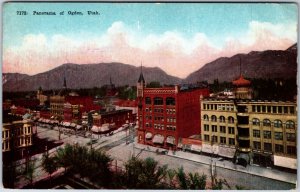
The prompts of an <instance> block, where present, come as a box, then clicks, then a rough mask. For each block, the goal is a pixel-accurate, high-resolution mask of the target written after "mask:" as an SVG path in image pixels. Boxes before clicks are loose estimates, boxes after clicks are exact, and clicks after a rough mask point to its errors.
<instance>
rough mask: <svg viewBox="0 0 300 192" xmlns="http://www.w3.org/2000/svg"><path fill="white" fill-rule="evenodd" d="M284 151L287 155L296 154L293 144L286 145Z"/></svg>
mask: <svg viewBox="0 0 300 192" xmlns="http://www.w3.org/2000/svg"><path fill="white" fill-rule="evenodd" d="M286 153H287V154H289V155H296V154H297V149H296V147H295V146H287V147H286Z"/></svg>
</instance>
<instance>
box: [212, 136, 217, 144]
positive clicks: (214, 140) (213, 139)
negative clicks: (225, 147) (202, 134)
mask: <svg viewBox="0 0 300 192" xmlns="http://www.w3.org/2000/svg"><path fill="white" fill-rule="evenodd" d="M211 140H212V142H213V143H218V136H215V135H213V136H212V137H211Z"/></svg>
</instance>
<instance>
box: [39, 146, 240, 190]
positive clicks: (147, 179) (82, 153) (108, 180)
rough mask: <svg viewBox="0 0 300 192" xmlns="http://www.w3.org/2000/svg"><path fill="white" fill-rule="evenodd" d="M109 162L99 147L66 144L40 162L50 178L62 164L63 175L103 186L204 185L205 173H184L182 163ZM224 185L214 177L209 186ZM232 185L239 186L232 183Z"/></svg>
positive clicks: (204, 186)
mask: <svg viewBox="0 0 300 192" xmlns="http://www.w3.org/2000/svg"><path fill="white" fill-rule="evenodd" d="M112 162H113V159H112V158H110V157H109V156H108V155H107V154H106V153H105V152H103V151H98V150H94V149H88V148H87V147H85V146H78V145H69V144H67V145H66V146H65V147H64V148H59V149H58V150H57V153H56V154H55V155H52V156H51V157H50V156H49V155H48V153H46V154H45V155H44V156H43V160H42V166H43V168H44V170H45V171H46V172H47V173H49V176H50V180H51V175H52V174H53V173H54V172H55V171H56V170H57V169H58V168H61V167H62V168H64V169H65V171H64V172H65V174H66V175H68V176H74V175H79V176H80V177H81V178H82V179H88V180H89V181H91V182H92V183H94V184H97V185H96V186H100V187H101V188H106V189H207V176H206V175H204V174H202V175H199V174H198V173H188V174H186V173H185V172H184V169H183V168H182V167H181V168H179V169H177V170H175V169H168V167H167V165H162V166H160V165H159V164H158V162H157V161H155V160H154V159H153V158H146V159H139V158H137V157H132V158H130V159H129V160H128V161H127V162H125V164H124V167H123V168H122V169H121V170H119V171H118V169H114V168H112ZM115 168H117V167H115ZM224 186H227V188H230V186H229V185H228V184H227V182H226V180H222V179H219V180H218V179H215V180H214V182H213V183H212V185H211V186H210V187H209V188H210V189H223V187H224ZM236 189H241V187H239V186H236Z"/></svg>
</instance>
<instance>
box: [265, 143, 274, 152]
mask: <svg viewBox="0 0 300 192" xmlns="http://www.w3.org/2000/svg"><path fill="white" fill-rule="evenodd" d="M264 150H265V151H272V144H271V143H264Z"/></svg>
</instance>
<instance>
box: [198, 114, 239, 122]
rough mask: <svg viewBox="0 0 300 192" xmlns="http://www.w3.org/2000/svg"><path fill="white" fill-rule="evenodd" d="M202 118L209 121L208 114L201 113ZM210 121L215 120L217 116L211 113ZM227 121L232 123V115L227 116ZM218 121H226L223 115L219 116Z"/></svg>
mask: <svg viewBox="0 0 300 192" xmlns="http://www.w3.org/2000/svg"><path fill="white" fill-rule="evenodd" d="M203 119H204V121H209V117H208V115H203ZM211 121H212V122H217V116H215V115H212V116H211ZM227 121H228V123H234V118H233V117H232V116H229V117H228V118H227ZM219 122H223V123H225V122H226V119H225V117H224V116H220V118H219Z"/></svg>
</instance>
